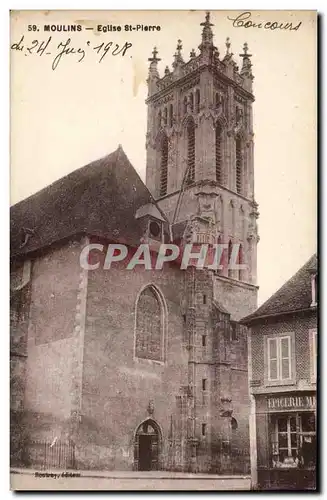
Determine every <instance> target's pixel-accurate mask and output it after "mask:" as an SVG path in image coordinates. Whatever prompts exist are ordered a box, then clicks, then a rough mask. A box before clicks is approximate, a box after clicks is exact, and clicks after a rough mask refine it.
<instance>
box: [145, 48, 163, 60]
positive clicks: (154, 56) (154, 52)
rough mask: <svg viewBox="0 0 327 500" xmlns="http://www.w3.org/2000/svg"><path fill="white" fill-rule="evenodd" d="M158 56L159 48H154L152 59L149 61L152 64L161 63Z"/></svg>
mask: <svg viewBox="0 0 327 500" xmlns="http://www.w3.org/2000/svg"><path fill="white" fill-rule="evenodd" d="M157 55H158V50H157V47H153V51H152V57H149V59H148V61H150V62H159V61H161V59H159V58H158V57H157Z"/></svg>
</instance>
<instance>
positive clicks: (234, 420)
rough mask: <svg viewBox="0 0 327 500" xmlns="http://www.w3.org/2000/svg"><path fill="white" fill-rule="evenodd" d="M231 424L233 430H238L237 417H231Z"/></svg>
mask: <svg viewBox="0 0 327 500" xmlns="http://www.w3.org/2000/svg"><path fill="white" fill-rule="evenodd" d="M230 425H231V428H232V431H236V429H237V428H238V423H237V420H236V418H234V417H232V418H231V421H230Z"/></svg>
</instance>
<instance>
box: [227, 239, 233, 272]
mask: <svg viewBox="0 0 327 500" xmlns="http://www.w3.org/2000/svg"><path fill="white" fill-rule="evenodd" d="M232 251H233V243H232V240H229V243H228V264H227V265H228V276H229V278H231V277H232V276H233V273H232V269H231V268H230V265H231V264H230V259H231V256H232Z"/></svg>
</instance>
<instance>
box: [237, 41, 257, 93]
mask: <svg viewBox="0 0 327 500" xmlns="http://www.w3.org/2000/svg"><path fill="white" fill-rule="evenodd" d="M248 50H249V48H248V44H247V43H246V42H245V43H244V45H243V54H240V57H242V59H243V64H242V69H241V71H240V75H241V76H242V77H243V80H244V88H245V89H246V90H248V91H249V92H252V81H253V80H254V76H253V74H252V63H251V59H250V57H252V54H248Z"/></svg>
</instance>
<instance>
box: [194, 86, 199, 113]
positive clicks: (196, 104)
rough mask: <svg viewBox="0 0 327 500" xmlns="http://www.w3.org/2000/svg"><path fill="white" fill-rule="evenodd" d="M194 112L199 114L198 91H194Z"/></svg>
mask: <svg viewBox="0 0 327 500" xmlns="http://www.w3.org/2000/svg"><path fill="white" fill-rule="evenodd" d="M195 112H196V113H199V112H200V90H199V89H196V92H195Z"/></svg>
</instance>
